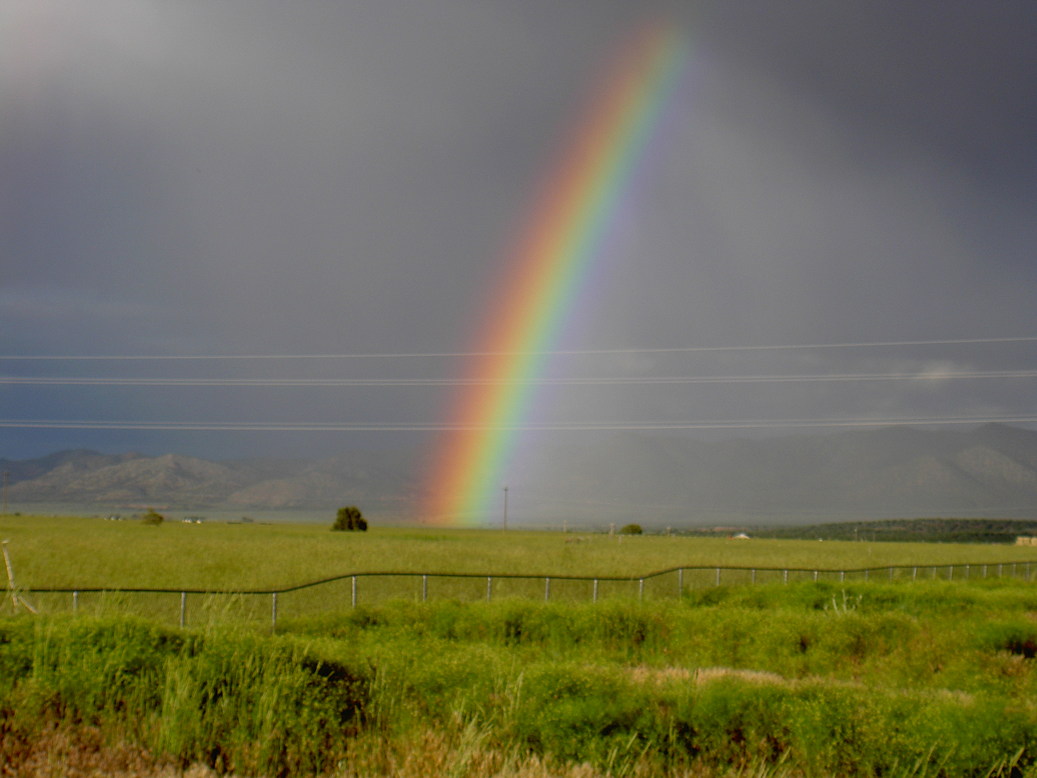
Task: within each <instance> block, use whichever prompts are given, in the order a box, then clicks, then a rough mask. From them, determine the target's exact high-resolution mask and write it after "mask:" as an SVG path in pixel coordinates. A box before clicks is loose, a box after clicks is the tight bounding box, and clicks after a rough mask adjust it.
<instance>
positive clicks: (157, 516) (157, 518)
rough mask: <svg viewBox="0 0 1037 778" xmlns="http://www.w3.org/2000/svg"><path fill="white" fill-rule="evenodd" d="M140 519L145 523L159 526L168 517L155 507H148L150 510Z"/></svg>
mask: <svg viewBox="0 0 1037 778" xmlns="http://www.w3.org/2000/svg"><path fill="white" fill-rule="evenodd" d="M140 520H141V521H142V522H144V523H145V524H151V525H152V526H155V527H157V526H158V525H159V524H161V523H162V522H163V521H165V520H166V517H165V516H163V515H162V514H161V513H159V512H158V511H156V510H155V509H154V508H148V512H147V513H145V514H144V515H143V516H141V517H140Z"/></svg>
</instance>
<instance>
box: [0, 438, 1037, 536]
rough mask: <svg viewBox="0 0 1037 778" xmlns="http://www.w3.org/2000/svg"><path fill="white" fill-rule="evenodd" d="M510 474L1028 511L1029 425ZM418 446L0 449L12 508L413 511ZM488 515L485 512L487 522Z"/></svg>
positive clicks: (654, 504)
mask: <svg viewBox="0 0 1037 778" xmlns="http://www.w3.org/2000/svg"><path fill="white" fill-rule="evenodd" d="M535 453H536V456H535V457H530V458H527V460H526V464H525V465H524V466H523V468H522V469H518V468H516V470H515V472H513V473H511V474H509V484H510V493H509V496H510V497H511V503H510V511H511V518H512V521H514V522H515V523H516V524H522V523H524V524H538V525H551V526H559V527H561V526H562V525H563V524H567V525H568V526H573V527H574V526H597V527H601V526H607V525H608V524H609V523H610V522H613V523H617V524H621V523H628V522H632V521H633V522H637V523H639V524H642V525H643V526H645V527H647V528H653V527H654V528H660V527H666V526H673V527H690V526H712V525H717V524H724V525H738V526H745V525H751V526H774V525H789V524H796V525H808V524H814V525H816V524H834V523H842V522H847V521H852V520H858V519H861V520H862V519H904V518H912V517H938V516H952V517H962V518H965V517H973V518H996V519H1034V520H1037V432H1034V431H1030V430H1025V429H1020V428H1016V427H1009V426H1004V425H995V424H991V425H986V426H983V427H979V428H976V429H972V430H965V431H958V430H956V431H928V430H919V429H913V428H908V427H893V428H885V429H876V430H866V431H849V432H841V433H837V434H831V435H787V436H781V437H771V438H752V439H750V438H743V439H732V440H724V441H712V442H709V441H702V440H696V439H692V438H688V437H678V436H664V435H644V434H637V433H622V434H616V435H614V436H612V437H611V438H608V439H604V440H597V441H595V442H594V443H593V444H590V443H588V444H585V445H576V446H569V447H558V448H548V449H544V450H538V451H536V452H535ZM419 454H420V452H417V451H395V452H386V451H375V452H352V453H349V454H343V455H341V456H337V457H332V458H327V459H320V460H312V461H307V460H274V459H251V460H238V461H225V462H211V461H208V460H204V459H199V458H196V457H188V456H181V455H178V454H166V455H163V456H157V457H153V456H144V455H141V454H133V453H127V454H101V453H98V452H96V451H86V450H76V451H62V452H57V453H55V454H51V455H48V456H46V457H41V458H39V459H32V460H7V459H4V460H0V467H2V468H3V469H4V470H5V471H7V472H8V475H9V484H10V486H9V489H8V498H9V502H10V505H11V507H12V509H16V510H21V509H23V508H25V509H28V508H29V507H30V506H31V505H32V504H34V503H75V504H81V505H84V506H98V507H100V506H105V507H119V506H143V505H153V506H166V507H180V508H184V509H190V510H203V509H207V508H208V509H217V508H219V509H223V510H235V511H237V510H247V509H262V508H269V509H274V508H276V509H321V510H324V509H328V508H334V507H338V506H341V505H347V504H357V505H360V506H362V507H363V508H364V510H365V512H375V513H379V514H382V515H385V516H389V517H392V518H394V519H415V518H419V517H417V516H416V507H415V506H416V505H417V497H418V494H417V490H418V484H419V482H420V481H419V479H420V475H421V472H420V470H419V467H418V462H419V461H420V460H419ZM496 518H497V517H487V520H488V521H491V522H492V521H494V520H495V519H496Z"/></svg>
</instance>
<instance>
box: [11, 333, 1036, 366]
mask: <svg viewBox="0 0 1037 778" xmlns="http://www.w3.org/2000/svg"><path fill="white" fill-rule="evenodd" d="M1034 341H1037V336H1021V337H1003V338H946V339H936V340H876V341H865V342H855V343H853V342H850V343H795V344H779V345H744V346H739V345H735V346H677V347H659V348H605V349H563V350H556V351H430V352H392V351H386V352H370V353H355V354H333V353H323V354H54V355H47V354H5V355H0V360H19V361H30V360H31V361H69V362H73V361H189V360H228V361H229V360H250V359H252V360H277V359H415V358H421V359H426V358H455V357H456V358H460V357H494V356H498V357H499V356H579V355H596V354H597V355H607V354H617V355H618V354H692V353H707V352H724V351H791V350H811V349H852V348H892V347H901V346H952V345H973V344H993V343H1030V342H1034Z"/></svg>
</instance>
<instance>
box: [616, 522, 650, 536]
mask: <svg viewBox="0 0 1037 778" xmlns="http://www.w3.org/2000/svg"><path fill="white" fill-rule="evenodd" d="M642 532H644V530H643V529H641V525H640V524H624V525H623V526H622V527H620V529H619V534H620V535H640V534H641V533H642Z"/></svg>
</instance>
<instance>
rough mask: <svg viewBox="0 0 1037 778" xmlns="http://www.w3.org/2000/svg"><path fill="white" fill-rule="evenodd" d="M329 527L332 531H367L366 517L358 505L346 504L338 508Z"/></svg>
mask: <svg viewBox="0 0 1037 778" xmlns="http://www.w3.org/2000/svg"><path fill="white" fill-rule="evenodd" d="M331 529H332V531H333V532H367V519H365V518H364V515H363V514H362V513H361V512H360V509H359V508H358V507H356V506H355V505H347V506H346V507H345V508H339V509H338V516H337V517H336V518H335V523H334V524H332V525H331Z"/></svg>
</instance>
